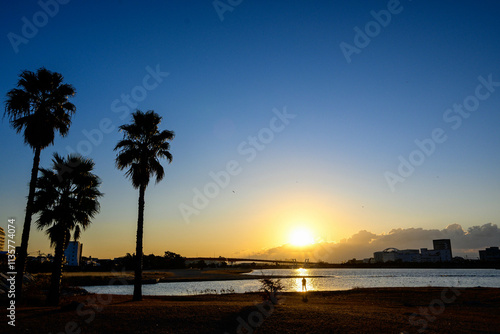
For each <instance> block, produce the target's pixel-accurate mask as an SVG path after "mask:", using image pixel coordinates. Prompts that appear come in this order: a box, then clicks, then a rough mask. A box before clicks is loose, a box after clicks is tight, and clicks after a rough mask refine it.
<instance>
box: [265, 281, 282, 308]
mask: <svg viewBox="0 0 500 334" xmlns="http://www.w3.org/2000/svg"><path fill="white" fill-rule="evenodd" d="M259 281H260V283H261V287H260V289H259V291H261V292H262V299H263V300H264V301H267V300H269V301H271V302H272V303H273V304H276V303H277V302H278V296H277V295H278V294H279V293H280V292H281V291H283V290H284V289H285V286H284V285H283V284H282V283H281V279H279V278H278V279H271V278H262V279H260V280H259Z"/></svg>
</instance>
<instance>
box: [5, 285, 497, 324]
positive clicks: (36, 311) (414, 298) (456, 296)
mask: <svg viewBox="0 0 500 334" xmlns="http://www.w3.org/2000/svg"><path fill="white" fill-rule="evenodd" d="M304 295H305V294H304V293H300V292H285V293H281V294H280V295H279V301H278V302H277V303H276V304H273V303H269V302H268V303H263V301H262V299H261V295H260V294H259V293H244V294H222V295H190V296H144V297H143V300H142V301H132V297H131V296H130V295H96V294H90V295H80V296H66V297H64V298H63V300H62V303H61V306H60V307H46V306H35V305H23V306H21V305H19V306H18V308H17V326H16V327H18V328H17V329H18V330H21V331H24V332H29V333H39V332H54V333H56V332H57V333H59V332H65V326H66V325H67V324H71V326H73V327H72V328H73V329H72V331H70V332H79V331H78V329H80V330H81V333H107V332H114V333H117V332H120V333H135V332H143V333H225V332H227V333H237V330H238V329H239V330H240V332H244V333H246V332H250V331H249V330H248V328H250V329H251V330H252V331H258V332H263V333H283V332H286V333H323V332H331V333H345V332H348V333H350V332H360V333H365V332H367V330H368V331H370V332H374V333H389V332H392V333H395V332H397V333H402V332H406V333H418V332H419V330H425V332H426V333H449V332H453V333H468V332H484V333H499V332H500V317H499V314H500V313H499V310H500V288H451V287H423V288H357V289H352V290H342V291H311V292H308V293H307V301H306V300H304V298H303V297H304ZM4 313H5V310H2V311H1V312H0V314H4ZM2 316H3V315H2ZM245 328H246V329H245ZM245 330H246V332H245Z"/></svg>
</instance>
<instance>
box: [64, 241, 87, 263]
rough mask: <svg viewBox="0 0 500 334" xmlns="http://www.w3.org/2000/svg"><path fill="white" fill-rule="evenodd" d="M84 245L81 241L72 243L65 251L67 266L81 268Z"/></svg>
mask: <svg viewBox="0 0 500 334" xmlns="http://www.w3.org/2000/svg"><path fill="white" fill-rule="evenodd" d="M82 249H83V244H81V243H80V242H79V241H70V242H69V244H68V248H66V250H65V251H64V256H65V257H66V265H67V266H79V265H80V263H81V261H82Z"/></svg>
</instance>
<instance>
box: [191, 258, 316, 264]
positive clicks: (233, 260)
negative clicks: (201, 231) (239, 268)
mask: <svg viewBox="0 0 500 334" xmlns="http://www.w3.org/2000/svg"><path fill="white" fill-rule="evenodd" d="M185 259H186V261H192V262H197V261H205V262H206V261H210V262H228V263H229V264H230V265H233V264H234V263H236V262H265V263H274V264H276V265H278V264H291V265H300V264H302V263H303V265H304V266H307V265H309V264H313V265H314V264H317V263H316V262H309V259H305V260H304V262H297V260H296V259H288V260H264V259H244V258H237V257H222V256H219V257H187V258H185Z"/></svg>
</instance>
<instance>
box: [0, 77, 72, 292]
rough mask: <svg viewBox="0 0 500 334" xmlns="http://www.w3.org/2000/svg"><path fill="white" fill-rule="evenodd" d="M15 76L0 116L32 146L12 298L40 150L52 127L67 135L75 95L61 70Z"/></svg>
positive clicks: (19, 279)
mask: <svg viewBox="0 0 500 334" xmlns="http://www.w3.org/2000/svg"><path fill="white" fill-rule="evenodd" d="M19 77H20V79H19V81H18V83H17V87H18V88H14V89H12V90H10V91H9V92H8V93H7V100H6V103H5V113H4V117H5V116H7V117H8V118H9V121H10V124H11V126H12V127H13V128H14V129H15V130H16V132H17V133H20V132H21V131H23V136H24V142H25V143H26V144H27V145H29V146H30V147H31V148H32V149H33V151H34V153H35V156H34V158H33V167H32V169H31V180H30V186H29V194H28V201H27V203H26V213H25V217H24V226H23V233H22V237H21V248H20V251H19V253H18V254H17V263H16V270H17V275H16V298H17V299H18V300H20V299H21V296H22V284H23V276H24V269H25V264H26V257H27V251H28V241H29V234H30V228H31V216H32V214H33V209H32V206H33V198H34V195H35V185H36V179H37V176H38V165H39V164H40V152H41V150H42V149H44V148H46V147H48V146H49V145H52V144H53V143H54V137H55V132H56V131H58V132H59V133H60V134H61V136H63V137H64V136H66V135H67V133H68V130H69V127H70V125H71V116H72V115H73V113H74V112H75V109H76V108H75V106H74V105H73V104H72V103H70V102H69V101H68V98H69V97H70V96H74V95H75V89H74V88H73V87H72V86H71V85H69V84H64V83H63V77H62V75H61V74H59V73H57V72H51V71H49V70H47V69H45V68H43V67H42V68H40V69H38V70H37V72H36V73H35V72H31V71H23V72H22V73H21V74H20V75H19Z"/></svg>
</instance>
